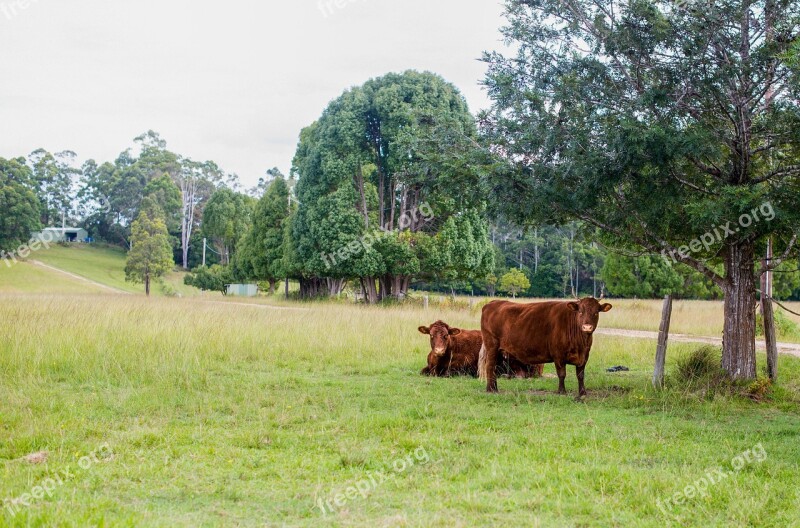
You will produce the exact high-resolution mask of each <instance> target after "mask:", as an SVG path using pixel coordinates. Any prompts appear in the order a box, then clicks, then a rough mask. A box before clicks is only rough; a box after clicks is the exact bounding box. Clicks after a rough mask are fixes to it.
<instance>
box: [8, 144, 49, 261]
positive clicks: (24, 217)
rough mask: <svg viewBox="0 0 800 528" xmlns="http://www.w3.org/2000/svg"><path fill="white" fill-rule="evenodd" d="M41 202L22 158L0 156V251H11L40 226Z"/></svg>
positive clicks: (29, 171)
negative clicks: (8, 158)
mask: <svg viewBox="0 0 800 528" xmlns="http://www.w3.org/2000/svg"><path fill="white" fill-rule="evenodd" d="M40 211H41V203H40V201H39V198H38V197H37V195H36V184H35V182H34V179H33V174H32V173H31V170H30V169H29V168H28V167H27V166H26V165H25V160H24V159H10V160H7V159H4V158H0V251H2V252H4V253H5V252H11V251H14V250H15V249H17V248H18V247H19V246H20V245H22V244H24V243H26V242H28V241H29V240H30V238H31V235H32V233H33V232H34V231H36V230H38V229H39V228H40V227H41V222H40Z"/></svg>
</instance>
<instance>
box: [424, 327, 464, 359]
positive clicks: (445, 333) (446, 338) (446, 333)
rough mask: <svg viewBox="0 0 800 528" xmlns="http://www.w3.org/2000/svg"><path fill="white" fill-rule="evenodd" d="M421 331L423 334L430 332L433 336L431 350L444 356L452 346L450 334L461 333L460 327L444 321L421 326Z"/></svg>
mask: <svg viewBox="0 0 800 528" xmlns="http://www.w3.org/2000/svg"><path fill="white" fill-rule="evenodd" d="M419 331H420V333H421V334H428V335H430V336H431V351H432V352H433V353H434V354H435V355H437V356H439V357H442V356H443V355H444V354H445V352H447V349H448V348H449V346H450V336H456V335H458V334H460V333H461V330H459V329H458V328H450V327H449V326H447V324H445V323H443V322H442V321H436V322H435V323H433V324H432V325H431V326H420V327H419Z"/></svg>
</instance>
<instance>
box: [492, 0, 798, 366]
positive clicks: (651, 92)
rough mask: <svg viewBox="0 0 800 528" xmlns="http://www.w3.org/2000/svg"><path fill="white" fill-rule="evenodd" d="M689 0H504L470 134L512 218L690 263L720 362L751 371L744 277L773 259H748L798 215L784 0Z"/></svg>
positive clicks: (793, 6) (750, 313)
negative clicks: (491, 162) (718, 317)
mask: <svg viewBox="0 0 800 528" xmlns="http://www.w3.org/2000/svg"><path fill="white" fill-rule="evenodd" d="M692 5H693V4H676V3H673V2H669V1H666V0H658V1H652V0H645V1H637V2H611V3H597V2H593V1H591V0H568V1H566V2H565V1H562V0H541V1H536V2H528V1H518V0H510V1H508V2H507V15H508V20H509V25H508V27H507V28H505V30H504V34H505V36H506V38H507V39H508V41H509V42H511V43H512V44H513V46H514V50H515V51H514V53H512V54H510V55H508V56H506V55H503V54H501V53H490V54H487V55H486V57H485V60H486V62H487V63H488V64H489V73H488V76H487V80H486V84H487V86H488V89H489V92H490V95H491V97H492V99H493V100H494V106H493V108H492V110H491V112H488V113H486V114H485V115H483V116H482V119H481V120H482V123H483V125H484V126H483V130H484V132H485V134H486V136H487V137H488V138H489V139H490V140H491V142H492V143H493V144H494V145H495V151H496V153H497V154H499V155H500V156H502V157H503V158H504V159H505V160H507V162H508V165H507V168H506V170H505V171H497V172H496V173H494V174H493V175H492V178H491V184H492V194H493V195H494V196H496V197H497V203H498V205H499V209H500V210H502V212H503V213H505V214H506V215H507V216H508V217H510V218H513V219H515V220H517V221H519V222H522V223H530V222H544V223H547V222H550V223H557V224H558V223H563V222H565V221H568V220H570V219H576V218H577V219H581V220H583V221H584V222H586V223H587V224H588V225H594V226H596V227H598V228H599V229H601V230H602V231H603V232H604V235H605V237H606V238H607V239H610V240H611V241H612V242H614V243H615V244H617V245H624V246H629V247H638V248H640V249H641V248H644V249H646V250H649V251H651V252H653V253H662V252H664V253H665V254H668V255H669V256H670V258H671V259H673V258H674V261H675V262H681V263H683V264H686V265H688V266H690V267H692V268H693V269H695V270H697V271H699V272H700V273H702V274H704V275H705V276H706V277H707V278H708V279H709V280H711V281H713V282H714V284H716V286H717V287H719V288H720V289H721V290H722V291H723V293H724V296H725V313H726V317H725V346H724V352H723V366H724V368H725V369H726V371H727V372H728V373H729V375H730V376H732V377H735V378H752V377H754V376H755V372H756V371H755V342H754V335H755V329H754V320H755V299H756V297H755V289H756V282H757V275H758V274H759V273H761V272H763V271H765V270H766V269H767V268H769V267H773V266H776V265H777V264H778V263H779V262H780V259H776V260H775V261H773V262H770V263H768V264H764V265H763V266H757V265H756V264H757V261H758V260H759V255H763V254H764V253H763V250H764V243H765V240H766V238H767V237H768V236H771V237H772V238H773V240H774V242H775V243H776V246H777V248H778V251H777V252H776V253H777V255H779V256H784V255H788V254H789V253H790V252H791V251H792V250H793V249H794V248H795V243H796V238H797V231H796V230H797V227H798V226H800V208H799V207H797V205H798V189H799V188H800V179H799V178H798V175H800V165H798V164H797V163H796V162H795V159H796V154H797V147H798V144H800V126H799V125H800V111H798V104H797V101H798V97H797V95H798V93H797V89H798V87H797V85H796V83H794V82H793V79H794V77H795V76H794V72H793V71H792V67H793V65H792V64H791V62H787V58H790V57H791V56H792V52H793V48H792V46H793V43H794V42H795V40H796V37H797V31H798V27H797V23H798V21H800V18H798V11H799V10H800V6H799V5H798V4H797V3H796V2H774V1H772V0H764V1H754V2H750V1H746V2H741V1H733V0H732V1H724V2H714V3H712V4H702V8H696V9H695V8H693V7H692ZM687 6H688V7H687ZM772 213H774V214H772ZM723 227H724V228H727V229H723ZM717 263H719V264H721V265H722V268H721V269H720V268H718V267H717V265H716V264H717Z"/></svg>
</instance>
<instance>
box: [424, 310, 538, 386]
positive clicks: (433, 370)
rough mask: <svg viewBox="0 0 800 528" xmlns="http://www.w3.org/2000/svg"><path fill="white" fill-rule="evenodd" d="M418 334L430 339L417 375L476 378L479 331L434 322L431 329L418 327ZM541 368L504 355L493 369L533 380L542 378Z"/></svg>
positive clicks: (479, 340) (429, 327) (479, 348)
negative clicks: (456, 375)
mask: <svg viewBox="0 0 800 528" xmlns="http://www.w3.org/2000/svg"><path fill="white" fill-rule="evenodd" d="M419 331H420V333H422V334H426V335H430V337H431V351H430V353H429V354H428V365H427V366H426V367H425V368H424V369H422V371H421V372H420V374H423V375H426V376H450V375H454V374H468V375H472V376H477V375H478V358H479V356H480V351H481V345H482V343H483V341H482V339H481V332H480V330H462V329H460V328H452V327H451V326H449V325H448V324H447V323H445V322H443V321H436V322H435V323H433V324H432V325H431V326H420V327H419ZM543 367H544V365H533V366H531V365H525V364H523V363H520V362H519V361H517V360H515V359H514V358H512V357H507V356H505V355H504V356H503V359H502V362H501V363H500V364H498V365H497V371H498V374H504V375H507V376H508V377H516V378H534V377H540V376H541V375H542V369H543Z"/></svg>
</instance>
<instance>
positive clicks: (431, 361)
mask: <svg viewBox="0 0 800 528" xmlns="http://www.w3.org/2000/svg"><path fill="white" fill-rule="evenodd" d="M419 331H420V333H422V334H428V335H430V336H431V352H430V354H428V366H427V367H425V368H424V369H422V372H420V374H425V375H429V376H447V375H450V374H470V375H472V376H477V375H478V355H479V354H480V351H481V332H480V330H461V329H460V328H451V327H450V326H449V325H448V324H447V323H445V322H443V321H436V322H435V323H433V324H432V325H431V326H420V327H419Z"/></svg>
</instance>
